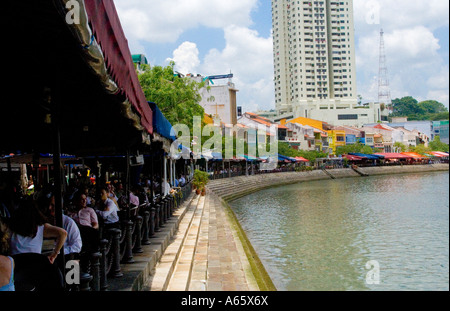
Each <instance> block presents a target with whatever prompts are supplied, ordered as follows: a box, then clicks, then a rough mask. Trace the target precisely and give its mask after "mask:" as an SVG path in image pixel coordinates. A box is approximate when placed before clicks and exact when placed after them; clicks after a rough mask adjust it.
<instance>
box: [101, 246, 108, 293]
mask: <svg viewBox="0 0 450 311" xmlns="http://www.w3.org/2000/svg"><path fill="white" fill-rule="evenodd" d="M107 245H108V240H101V241H100V253H101V259H100V260H101V261H100V290H101V291H105V290H106V289H107V288H108V277H107V266H108V263H107V256H106V246H107Z"/></svg>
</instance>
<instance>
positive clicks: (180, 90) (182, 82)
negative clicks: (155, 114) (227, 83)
mask: <svg viewBox="0 0 450 311" xmlns="http://www.w3.org/2000/svg"><path fill="white" fill-rule="evenodd" d="M174 66H175V63H174V62H171V63H170V65H169V66H166V67H162V66H154V67H150V66H149V65H143V66H142V67H141V71H142V73H138V76H139V82H140V84H141V86H142V89H143V91H144V94H145V97H146V99H147V100H148V101H150V102H154V103H155V104H157V105H158V108H159V109H160V110H161V112H162V113H163V114H164V116H165V117H166V118H167V120H168V121H169V122H170V123H171V124H172V125H175V124H186V125H187V126H188V127H189V128H190V130H191V133H192V128H193V117H194V116H200V117H201V118H202V119H203V115H204V109H203V107H202V106H200V105H199V102H200V101H201V99H202V97H201V95H200V93H199V90H200V89H201V88H202V87H204V86H205V84H204V83H203V82H202V83H198V82H196V81H194V80H192V79H189V78H180V77H179V76H178V75H176V74H175V73H174V69H173V68H174ZM203 125H204V124H203Z"/></svg>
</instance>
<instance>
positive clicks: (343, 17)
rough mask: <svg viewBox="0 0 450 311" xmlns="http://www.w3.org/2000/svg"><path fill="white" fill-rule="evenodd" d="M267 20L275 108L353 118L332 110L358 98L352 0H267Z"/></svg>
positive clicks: (304, 114) (350, 106)
mask: <svg viewBox="0 0 450 311" xmlns="http://www.w3.org/2000/svg"><path fill="white" fill-rule="evenodd" d="M272 23H273V52H274V82H275V101H276V109H277V112H278V114H279V115H280V114H285V113H292V114H293V115H294V117H298V116H301V117H307V118H312V117H313V116H314V115H315V116H316V117H317V116H322V115H323V116H325V117H326V116H328V117H326V118H328V121H333V120H330V119H333V118H336V119H339V120H344V119H345V118H350V119H351V118H354V115H353V114H351V115H350V116H345V114H342V116H341V117H339V116H338V114H337V112H336V110H340V109H354V108H355V106H357V104H358V101H357V98H358V94H357V89H356V69H355V67H356V64H355V63H356V62H355V61H356V57H355V38H354V37H355V34H354V24H353V1H352V0H345V1H332V0H315V1H304V0H303V1H302V0H300V1H297V0H296V1H294V0H272ZM316 110H317V111H316ZM325 110H334V111H328V112H327V111H325ZM320 112H322V113H321V114H320ZM325 117H324V118H325ZM324 118H322V120H324V121H325V119H324Z"/></svg>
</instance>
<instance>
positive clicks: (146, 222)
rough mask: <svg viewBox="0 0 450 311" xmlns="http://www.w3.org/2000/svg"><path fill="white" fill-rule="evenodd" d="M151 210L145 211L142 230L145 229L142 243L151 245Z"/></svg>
mask: <svg viewBox="0 0 450 311" xmlns="http://www.w3.org/2000/svg"><path fill="white" fill-rule="evenodd" d="M150 216H151V214H150V212H149V211H145V212H144V217H143V222H142V231H143V233H144V234H143V237H142V241H141V243H142V245H150V244H151V243H150V240H149V237H150V232H151V229H150V227H151V223H150V221H151V220H150Z"/></svg>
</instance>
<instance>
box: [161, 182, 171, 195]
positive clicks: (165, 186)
mask: <svg viewBox="0 0 450 311" xmlns="http://www.w3.org/2000/svg"><path fill="white" fill-rule="evenodd" d="M171 189H172V188H171V187H170V184H169V181H168V180H164V181H163V184H162V194H163V195H166V194H168V193H170V190H171Z"/></svg>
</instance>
